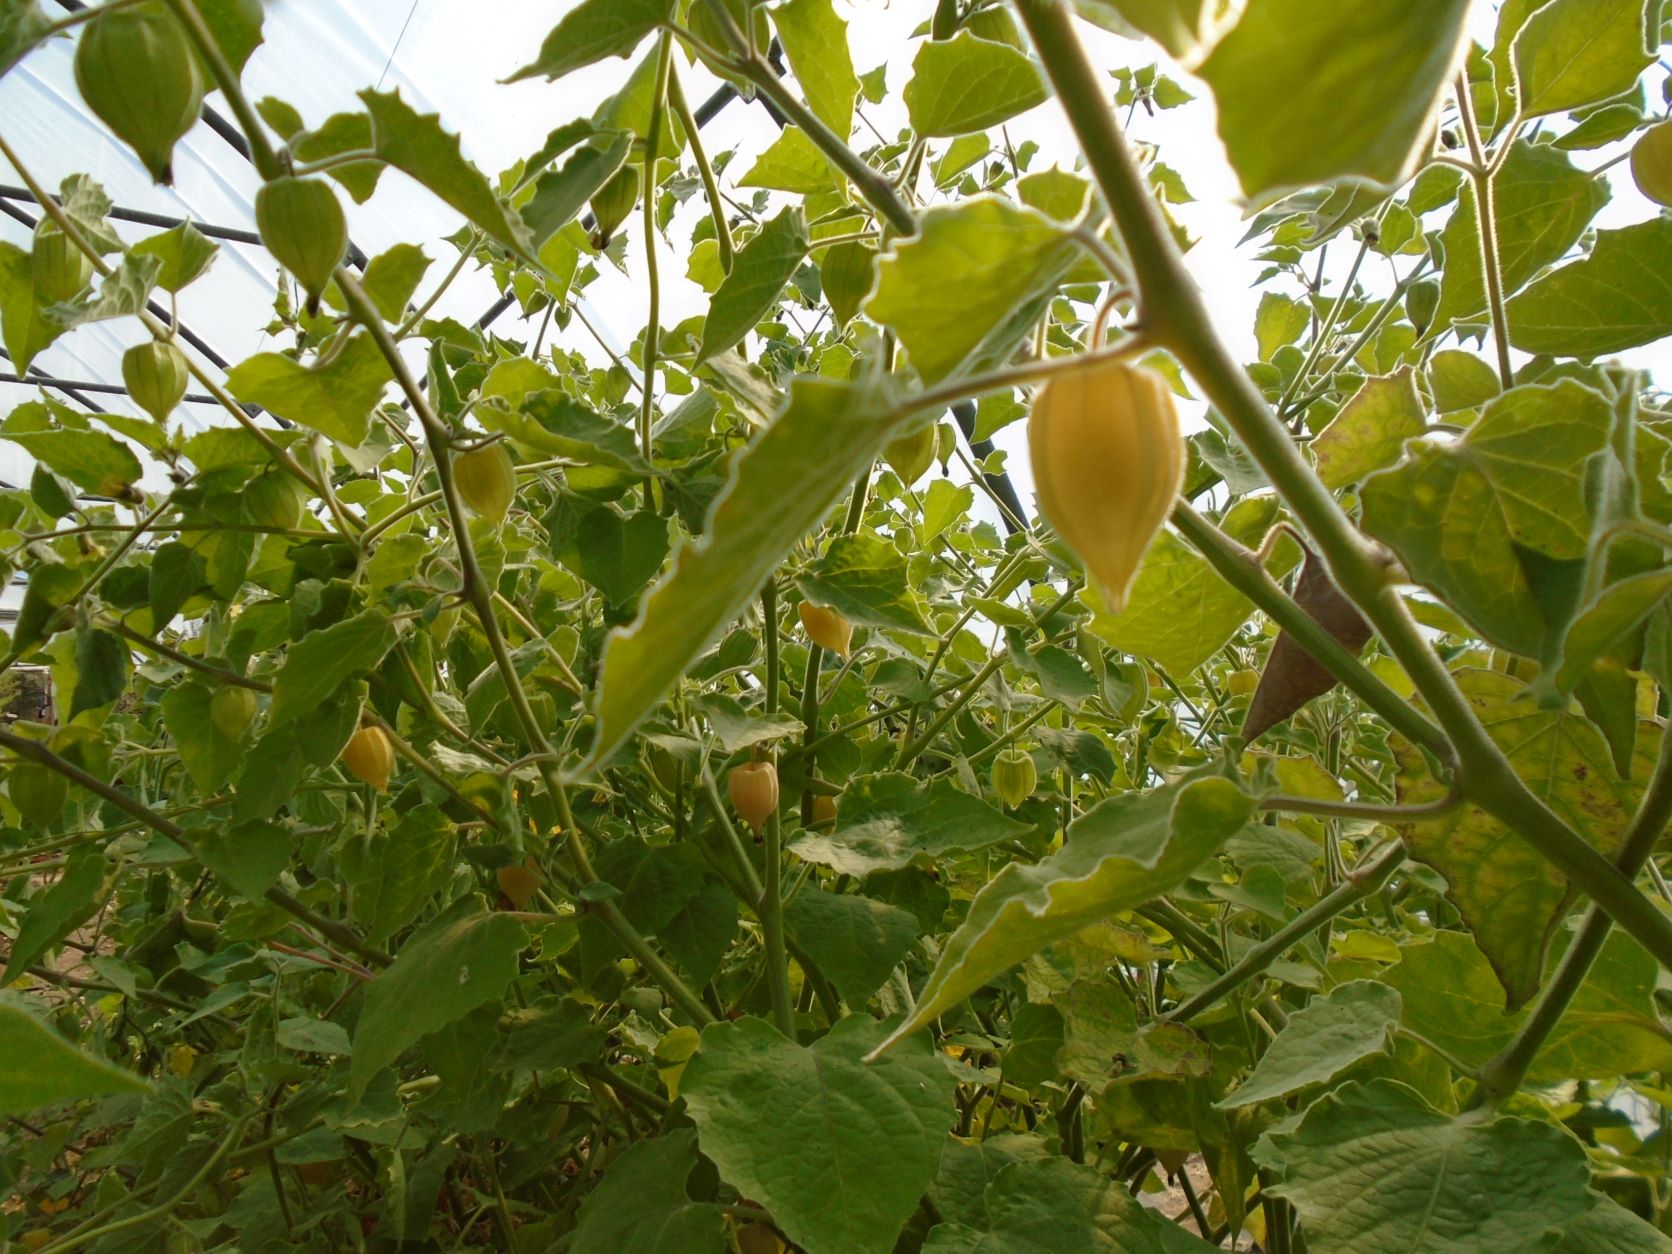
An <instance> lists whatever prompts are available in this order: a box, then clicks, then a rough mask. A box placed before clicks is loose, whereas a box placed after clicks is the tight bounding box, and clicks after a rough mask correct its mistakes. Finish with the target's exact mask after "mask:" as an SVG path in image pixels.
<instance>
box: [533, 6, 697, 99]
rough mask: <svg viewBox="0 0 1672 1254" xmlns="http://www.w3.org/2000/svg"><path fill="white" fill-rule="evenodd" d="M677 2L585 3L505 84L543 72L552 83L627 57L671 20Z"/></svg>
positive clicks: (568, 17) (573, 9)
mask: <svg viewBox="0 0 1672 1254" xmlns="http://www.w3.org/2000/svg"><path fill="white" fill-rule="evenodd" d="M673 10H674V0H581V3H580V4H578V5H576V6H575V7H574V8H572V9H570V10H569V12H567V13H565V14H564V15H563V20H562V21H560V22H558V24H557V25H556V26H554V27H552V28H551V31H550V33H548V34H547V35H546V38H545V40H544V41H543V42H542V43H541V44H540V52H539V55H537V56H536V57H535V58H534V60H533V61H531V62H529V63H528V64H527V65H525V66H523V67H522V69H520V70H518V71H517V72H516V73H515V74H513V75H511V77H510V78H508V79H506V80H505V82H507V83H514V82H516V81H517V80H518V79H522V78H533V77H534V76H535V75H537V74H543V75H544V76H545V77H546V78H547V79H548V80H550V79H554V78H561V77H562V76H563V75H565V74H567V73H568V72H569V71H570V70H578V69H580V68H581V67H582V66H583V65H591V64H592V63H593V62H594V61H601V60H603V59H604V58H605V57H629V56H632V54H633V49H635V48H637V47H638V46H639V42H640V41H641V40H642V39H643V38H644V37H645V36H646V35H648V34H650V32H651V31H653V30H655V29H656V27H657V26H659V25H660V24H661V23H663V22H665V21H667V20H668V19H669V18H671V17H672V16H673Z"/></svg>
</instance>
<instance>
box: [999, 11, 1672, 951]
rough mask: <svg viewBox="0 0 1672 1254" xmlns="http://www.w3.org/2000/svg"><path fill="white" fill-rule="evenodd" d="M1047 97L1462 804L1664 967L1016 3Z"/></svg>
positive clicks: (1070, 31) (1205, 378)
mask: <svg viewBox="0 0 1672 1254" xmlns="http://www.w3.org/2000/svg"><path fill="white" fill-rule="evenodd" d="M1016 4H1017V10H1018V12H1019V13H1020V14H1021V16H1022V20H1023V22H1024V23H1025V24H1026V26H1027V28H1028V31H1029V33H1030V34H1031V35H1032V36H1033V42H1034V47H1035V49H1036V51H1037V53H1038V55H1039V57H1040V59H1041V60H1042V61H1043V63H1044V65H1045V69H1046V71H1047V73H1048V74H1049V76H1050V78H1051V81H1052V84H1053V85H1054V86H1055V88H1056V94H1057V99H1058V100H1059V101H1060V102H1061V104H1062V106H1063V108H1064V110H1065V111H1066V112H1067V114H1068V118H1069V122H1070V123H1071V124H1072V126H1073V128H1074V130H1075V133H1076V134H1077V135H1078V137H1079V139H1080V145H1081V148H1082V150H1083V151H1084V153H1085V156H1086V160H1087V163H1088V165H1089V167H1090V170H1091V173H1092V175H1093V176H1094V177H1095V178H1096V179H1097V182H1098V185H1099V187H1100V188H1101V189H1102V192H1103V196H1104V199H1105V201H1106V202H1107V204H1108V205H1109V208H1110V210H1111V212H1112V213H1113V214H1114V217H1115V220H1116V222H1117V224H1118V225H1119V227H1120V230H1121V234H1122V235H1123V236H1124V237H1125V240H1126V243H1127V249H1128V251H1129V252H1130V254H1131V256H1132V261H1133V268H1134V272H1135V274H1136V276H1137V278H1138V283H1139V294H1140V298H1141V313H1142V316H1141V319H1140V321H1141V323H1142V325H1143V326H1144V328H1145V330H1146V331H1147V332H1148V333H1149V334H1150V336H1151V337H1152V339H1153V342H1154V343H1156V344H1157V345H1159V346H1160V347H1162V348H1166V349H1169V350H1170V351H1171V352H1172V353H1173V355H1174V356H1175V357H1177V358H1178V360H1179V362H1180V364H1181V365H1183V366H1184V368H1185V369H1186V370H1187V371H1188V372H1189V373H1190V375H1191V376H1192V377H1193V378H1194V379H1195V380H1196V382H1197V384H1198V385H1199V386H1200V387H1201V389H1202V391H1203V393H1204V394H1205V395H1206V397H1207V399H1208V401H1209V402H1210V403H1211V404H1212V405H1214V406H1215V408H1217V409H1218V410H1219V412H1220V414H1221V415H1223V416H1224V418H1225V420H1226V421H1227V422H1228V423H1229V424H1230V426H1231V428H1232V430H1233V431H1234V432H1235V433H1236V435H1237V436H1238V438H1239V439H1241V441H1242V443H1243V446H1244V447H1245V448H1247V449H1248V451H1249V453H1250V454H1251V455H1252V456H1253V457H1254V459H1255V461H1256V462H1257V463H1258V464H1259V465H1260V468H1261V469H1262V470H1264V471H1265V472H1266V477H1267V478H1268V479H1269V480H1270V481H1271V483H1272V484H1273V486H1274V487H1276V489H1277V490H1278V493H1279V494H1280V495H1281V496H1282V498H1283V500H1284V501H1285V502H1286V503H1287V504H1288V506H1289V508H1290V509H1291V510H1293V511H1294V513H1295V515H1296V517H1297V518H1298V519H1299V520H1300V522H1301V523H1302V524H1303V525H1304V526H1305V527H1306V529H1307V531H1308V532H1309V533H1310V534H1311V536H1312V537H1313V539H1314V540H1315V541H1316V543H1317V546H1318V549H1319V551H1320V553H1321V554H1322V556H1323V558H1324V561H1325V563H1326V565H1327V566H1328V568H1329V571H1330V573H1331V575H1332V576H1333V577H1334V579H1335V583H1336V586H1337V587H1339V588H1340V589H1341V591H1342V592H1343V593H1344V594H1345V595H1346V596H1347V597H1348V598H1349V599H1350V600H1351V601H1352V602H1353V603H1354V604H1355V605H1357V606H1358V608H1359V610H1360V611H1361V612H1362V613H1363V614H1364V616H1365V617H1366V618H1367V619H1368V620H1369V621H1370V623H1371V625H1372V626H1373V627H1374V628H1375V629H1376V630H1377V632H1378V633H1379V634H1380V635H1381V637H1382V639H1383V641H1385V642H1386V644H1387V647H1388V649H1389V651H1390V652H1392V654H1393V655H1394V657H1395V658H1396V659H1397V660H1398V661H1399V663H1400V664H1401V665H1402V666H1403V667H1404V668H1405V673H1406V674H1407V675H1409V676H1410V678H1411V682H1412V683H1413V684H1414V685H1415V687H1416V689H1417V691H1418V692H1419V693H1420V694H1421V695H1422V698H1423V700H1424V701H1425V702H1426V703H1427V705H1428V707H1429V709H1430V710H1432V711H1433V714H1434V717H1435V719H1436V720H1437V721H1438V722H1439V724H1440V726H1441V727H1442V728H1443V729H1444V730H1445V732H1446V734H1447V736H1448V737H1449V738H1450V740H1451V743H1452V745H1453V747H1454V748H1455V751H1456V755H1457V762H1458V767H1459V783H1460V785H1461V786H1462V788H1463V791H1464V795H1465V796H1466V797H1467V798H1468V799H1469V800H1470V801H1473V802H1474V803H1475V804H1477V805H1479V806H1480V807H1481V808H1482V809H1484V810H1485V811H1487V812H1488V813H1489V814H1491V815H1492V816H1493V817H1494V818H1496V819H1498V820H1499V821H1500V822H1502V823H1503V824H1504V825H1505V826H1507V827H1508V828H1510V829H1511V830H1512V831H1514V832H1515V833H1516V834H1517V835H1518V836H1520V837H1521V838H1522V839H1524V840H1526V841H1527V843H1528V844H1530V845H1532V846H1533V848H1534V849H1536V850H1537V851H1538V852H1539V853H1540V854H1542V855H1543V856H1544V857H1545V858H1547V859H1548V860H1549V861H1550V862H1552V863H1553V864H1555V866H1556V867H1558V868H1559V869H1560V870H1561V871H1562V872H1563V874H1565V875H1566V876H1567V877H1568V878H1569V879H1570V880H1571V881H1573V883H1574V884H1575V885H1576V886H1578V887H1579V888H1580V889H1581V890H1583V891H1584V892H1585V893H1587V894H1588V895H1589V896H1590V897H1591V898H1592V899H1593V900H1594V901H1596V902H1597V904H1598V905H1600V906H1601V907H1602V908H1603V909H1604V910H1606V911H1607V912H1608V913H1609V914H1610V915H1611V916H1612V917H1613V919H1614V921H1615V922H1617V923H1619V924H1620V925H1621V926H1622V927H1624V928H1625V929H1626V930H1627V931H1628V932H1630V933H1631V935H1632V936H1633V937H1635V938H1636V939H1637V940H1638V941H1639V942H1640V943H1641V944H1642V945H1643V946H1644V948H1646V949H1647V950H1649V952H1650V953H1652V954H1654V955H1655V957H1656V959H1657V960H1658V961H1659V962H1660V963H1661V965H1662V966H1664V967H1667V968H1669V969H1672V919H1669V918H1667V916H1666V915H1665V914H1663V913H1662V912H1661V911H1660V909H1659V908H1658V907H1656V906H1655V905H1654V903H1653V902H1651V901H1650V900H1649V899H1648V898H1647V897H1645V896H1644V895H1643V894H1642V893H1640V892H1639V891H1638V890H1637V888H1636V886H1635V885H1634V884H1633V883H1632V882H1631V880H1629V879H1627V878H1626V877H1625V876H1623V875H1621V874H1620V872H1619V871H1618V870H1617V869H1616V868H1615V867H1614V866H1613V865H1611V864H1610V863H1609V861H1608V859H1607V858H1605V857H1604V856H1603V855H1602V854H1601V853H1600V852H1599V851H1598V850H1597V849H1595V848H1594V847H1593V846H1592V845H1591V844H1590V843H1589V842H1588V841H1586V840H1585V838H1584V837H1583V836H1581V835H1580V834H1579V833H1577V832H1575V831H1574V830H1573V829H1572V828H1571V827H1569V826H1568V825H1567V824H1566V823H1564V822H1563V821H1562V820H1561V818H1560V817H1558V816H1557V815H1556V813H1555V812H1554V811H1552V810H1551V809H1550V808H1549V807H1548V806H1547V805H1546V804H1545V803H1544V802H1543V801H1541V800H1540V799H1539V798H1538V797H1536V796H1534V794H1533V793H1532V792H1531V791H1529V790H1528V788H1527V786H1526V784H1525V783H1524V782H1523V781H1522V780H1521V779H1520V777H1519V776H1517V775H1516V773H1515V770H1514V768H1513V767H1512V766H1511V765H1510V762H1509V760H1508V759H1507V758H1506V757H1505V756H1504V753H1503V751H1502V750H1501V749H1500V748H1499V747H1498V745H1497V744H1496V743H1494V741H1493V740H1492V738H1491V736H1489V735H1488V734H1487V732H1486V729H1485V728H1484V727H1483V726H1482V725H1481V723H1480V720H1479V718H1477V717H1476V715H1475V711H1474V709H1473V707H1471V705H1470V704H1469V701H1468V698H1467V697H1465V696H1464V695H1463V693H1462V691H1461V690H1460V689H1459V688H1458V686H1457V684H1456V682H1455V680H1454V679H1453V678H1452V675H1451V672H1450V671H1449V670H1447V668H1446V665H1445V663H1444V662H1442V661H1441V659H1440V657H1439V656H1438V655H1437V654H1436V653H1435V652H1434V650H1433V648H1432V647H1431V646H1430V645H1429V642H1428V640H1427V638H1426V637H1424V635H1423V634H1422V631H1421V629H1420V628H1419V627H1418V626H1417V623H1416V621H1415V620H1414V619H1413V618H1412V617H1411V613H1410V610H1409V608H1408V607H1407V606H1406V604H1405V602H1404V599H1403V598H1402V597H1401V596H1400V595H1399V591H1398V588H1397V586H1396V583H1397V579H1398V577H1399V571H1398V564H1397V562H1396V561H1395V560H1394V558H1393V555H1392V554H1390V553H1389V552H1388V551H1387V550H1386V549H1384V548H1383V547H1382V546H1380V545H1377V544H1374V543H1372V542H1371V541H1370V540H1369V539H1368V538H1366V537H1365V536H1364V535H1362V534H1361V533H1360V532H1359V530H1358V528H1357V527H1356V526H1355V525H1354V524H1353V522H1352V520H1351V519H1350V518H1348V517H1347V515H1346V513H1345V512H1343V510H1342V508H1341V506H1340V504H1339V503H1338V502H1337V501H1336V500H1335V498H1334V496H1332V495H1331V494H1330V491H1329V489H1328V488H1326V487H1325V486H1324V485H1323V483H1322V481H1321V480H1319V478H1318V476H1317V475H1316V474H1315V473H1314V472H1313V470H1312V468H1311V467H1310V466H1309V465H1308V464H1307V462H1306V459H1305V458H1304V457H1303V456H1302V454H1301V452H1300V450H1299V449H1297V448H1296V447H1295V443H1294V440H1293V438H1292V436H1291V434H1290V432H1289V430H1288V428H1287V427H1285V426H1284V425H1283V424H1282V423H1281V422H1280V421H1279V420H1278V419H1277V416H1276V415H1275V414H1274V413H1273V412H1272V411H1271V409H1270V408H1269V407H1268V406H1267V404H1266V402H1265V398H1264V397H1263V396H1261V394H1260V392H1259V390H1258V389H1257V388H1256V387H1255V386H1254V384H1253V381H1252V380H1250V379H1249V377H1248V375H1247V373H1246V372H1245V371H1244V370H1243V368H1242V367H1241V365H1239V364H1238V362H1237V360H1236V358H1235V357H1234V356H1233V355H1232V354H1231V353H1230V351H1229V350H1228V349H1227V348H1226V347H1225V345H1224V343H1223V342H1222V341H1221V340H1220V339H1219V337H1218V335H1217V334H1215V332H1214V330H1213V320H1212V317H1211V316H1210V314H1209V312H1208V309H1207V306H1206V304H1205V303H1204V301H1203V299H1202V296H1201V293H1200V292H1199V291H1198V290H1197V289H1196V286H1195V284H1194V282H1193V281H1192V279H1191V277H1190V273H1189V271H1188V270H1187V269H1186V268H1185V266H1184V262H1183V259H1182V258H1181V257H1180V255H1179V253H1178V250H1177V248H1176V247H1175V246H1174V244H1173V241H1172V237H1171V235H1170V234H1169V232H1168V230H1167V227H1166V224H1165V223H1164V222H1162V220H1161V218H1160V212H1159V209H1158V208H1157V206H1156V205H1155V203H1154V201H1153V200H1152V199H1151V198H1150V195H1149V192H1148V189H1147V188H1146V186H1145V184H1144V181H1143V175H1142V173H1141V172H1140V171H1139V169H1138V165H1137V162H1136V161H1135V160H1134V158H1133V156H1132V153H1131V152H1130V150H1129V149H1128V147H1127V145H1126V140H1125V138H1124V137H1123V136H1122V135H1121V133H1120V130H1119V127H1118V126H1117V125H1116V123H1115V120H1114V117H1113V116H1112V115H1111V114H1110V112H1109V109H1108V107H1107V105H1106V104H1105V103H1104V96H1105V91H1104V84H1103V81H1102V79H1101V77H1100V76H1099V74H1098V72H1097V71H1096V69H1095V68H1094V67H1093V66H1092V64H1091V62H1090V61H1089V60H1087V59H1086V55H1085V50H1084V49H1083V48H1082V47H1081V46H1080V42H1079V39H1078V37H1077V36H1076V35H1075V33H1074V27H1073V22H1072V16H1071V11H1070V9H1069V8H1068V7H1067V6H1066V5H1064V4H1063V3H1061V0H1016Z"/></svg>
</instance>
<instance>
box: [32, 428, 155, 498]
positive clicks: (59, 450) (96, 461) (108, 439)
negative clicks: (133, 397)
mask: <svg viewBox="0 0 1672 1254" xmlns="http://www.w3.org/2000/svg"><path fill="white" fill-rule="evenodd" d="M0 439H5V440H9V441H11V442H12V443H13V444H16V445H17V446H18V447H20V448H22V449H23V450H24V451H25V452H26V453H28V454H29V455H30V456H31V457H34V458H35V459H36V460H37V461H40V462H42V463H43V464H45V465H46V466H48V467H50V468H51V469H52V470H53V471H55V472H56V473H58V474H60V475H63V476H64V478H66V479H68V480H69V481H70V482H71V483H73V484H75V486H76V487H78V488H82V489H85V490H86V491H88V492H96V493H98V494H99V495H101V496H116V495H118V494H119V493H121V491H122V490H123V489H124V488H126V487H127V486H128V485H130V484H134V483H137V482H139V478H140V476H141V475H143V474H144V473H145V469H144V467H142V466H141V465H140V463H139V458H137V457H135V456H134V452H133V450H132V449H130V448H129V447H128V446H127V445H126V444H124V443H122V441H120V440H118V439H117V438H116V437H115V436H112V435H106V434H105V433H104V432H103V431H75V430H58V431H31V432H15V431H10V430H8V431H5V432H3V433H0Z"/></svg>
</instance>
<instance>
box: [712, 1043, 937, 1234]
mask: <svg viewBox="0 0 1672 1254" xmlns="http://www.w3.org/2000/svg"><path fill="white" fill-rule="evenodd" d="M884 1030H885V1029H884V1025H882V1024H879V1023H875V1022H873V1021H872V1020H870V1019H868V1018H866V1017H864V1016H862V1015H850V1016H849V1017H848V1018H845V1019H842V1020H839V1021H838V1022H837V1023H836V1024H835V1026H834V1027H832V1028H831V1030H830V1031H829V1032H828V1033H826V1034H825V1035H824V1036H822V1037H820V1038H819V1039H818V1040H817V1041H816V1042H814V1043H813V1044H812V1045H811V1046H809V1047H805V1048H804V1047H802V1046H800V1045H797V1044H795V1043H793V1042H791V1041H788V1040H785V1039H784V1037H782V1036H781V1035H779V1034H778V1032H777V1031H776V1030H775V1029H774V1028H773V1027H772V1026H771V1025H770V1024H768V1023H765V1022H763V1021H762V1020H760V1019H755V1018H744V1019H740V1020H738V1021H737V1022H735V1023H716V1024H712V1025H710V1026H709V1027H707V1028H705V1029H704V1030H703V1034H702V1044H701V1045H700V1046H699V1047H698V1049H697V1052H696V1054H695V1055H694V1056H693V1057H692V1058H691V1061H690V1062H689V1063H687V1064H686V1067H685V1074H684V1075H683V1077H681V1079H680V1084H679V1094H680V1096H681V1097H682V1098H683V1099H684V1100H685V1105H686V1108H687V1109H688V1111H689V1112H690V1115H691V1118H692V1120H693V1121H694V1122H695V1123H696V1125H697V1137H698V1140H699V1142H700V1143H701V1146H702V1152H703V1153H704V1154H705V1155H707V1156H708V1157H709V1158H711V1159H713V1160H714V1164H715V1166H716V1167H718V1168H719V1170H720V1176H721V1178H722V1179H724V1180H726V1181H727V1182H728V1183H730V1184H732V1185H735V1186H736V1187H737V1188H738V1189H739V1190H741V1191H742V1193H743V1194H744V1196H746V1197H749V1198H752V1199H753V1200H755V1201H757V1202H759V1203H760V1204H761V1205H763V1206H765V1207H766V1208H767V1209H768V1210H769V1211H771V1212H772V1217H773V1220H774V1221H775V1222H776V1223H777V1224H778V1226H779V1227H780V1228H782V1229H783V1231H784V1233H785V1234H786V1235H787V1236H789V1238H790V1239H791V1240H793V1241H794V1242H795V1243H796V1244H797V1245H800V1246H803V1247H805V1249H806V1250H807V1252H808V1254H888V1252H889V1251H890V1250H892V1249H893V1247H894V1240H895V1238H896V1237H897V1236H898V1235H899V1232H900V1228H901V1226H902V1225H903V1224H904V1223H905V1221H906V1219H907V1218H908V1217H909V1216H910V1215H911V1213H912V1211H913V1210H914V1209H915V1208H916V1206H917V1202H918V1199H919V1198H920V1197H922V1196H923V1191H924V1189H926V1188H927V1187H928V1186H929V1182H930V1181H931V1180H932V1179H934V1176H935V1167H936V1164H937V1163H938V1161H939V1159H940V1153H941V1144H942V1142H943V1140H944V1139H945V1136H946V1130H947V1128H948V1127H949V1126H951V1124H952V1121H953V1119H954V1117H955V1111H954V1109H953V1105H952V1095H953V1083H952V1076H951V1074H950V1073H949V1072H948V1071H947V1070H946V1068H944V1067H943V1066H942V1065H941V1063H940V1061H939V1059H937V1058H936V1057H935V1056H934V1055H933V1054H932V1053H931V1052H930V1050H929V1049H928V1048H927V1047H926V1046H923V1045H919V1046H917V1047H915V1048H912V1049H909V1050H905V1051H902V1052H900V1053H899V1054H896V1055H892V1056H890V1057H888V1058H885V1059H883V1060H882V1061H881V1062H879V1063H876V1064H873V1065H867V1064H865V1063H863V1062H861V1061H860V1056H861V1055H862V1054H864V1053H865V1051H866V1050H867V1049H868V1048H870V1047H871V1046H872V1045H874V1044H875V1043H876V1041H877V1039H878V1038H879V1037H880V1036H881V1035H882V1033H883V1031H884Z"/></svg>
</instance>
